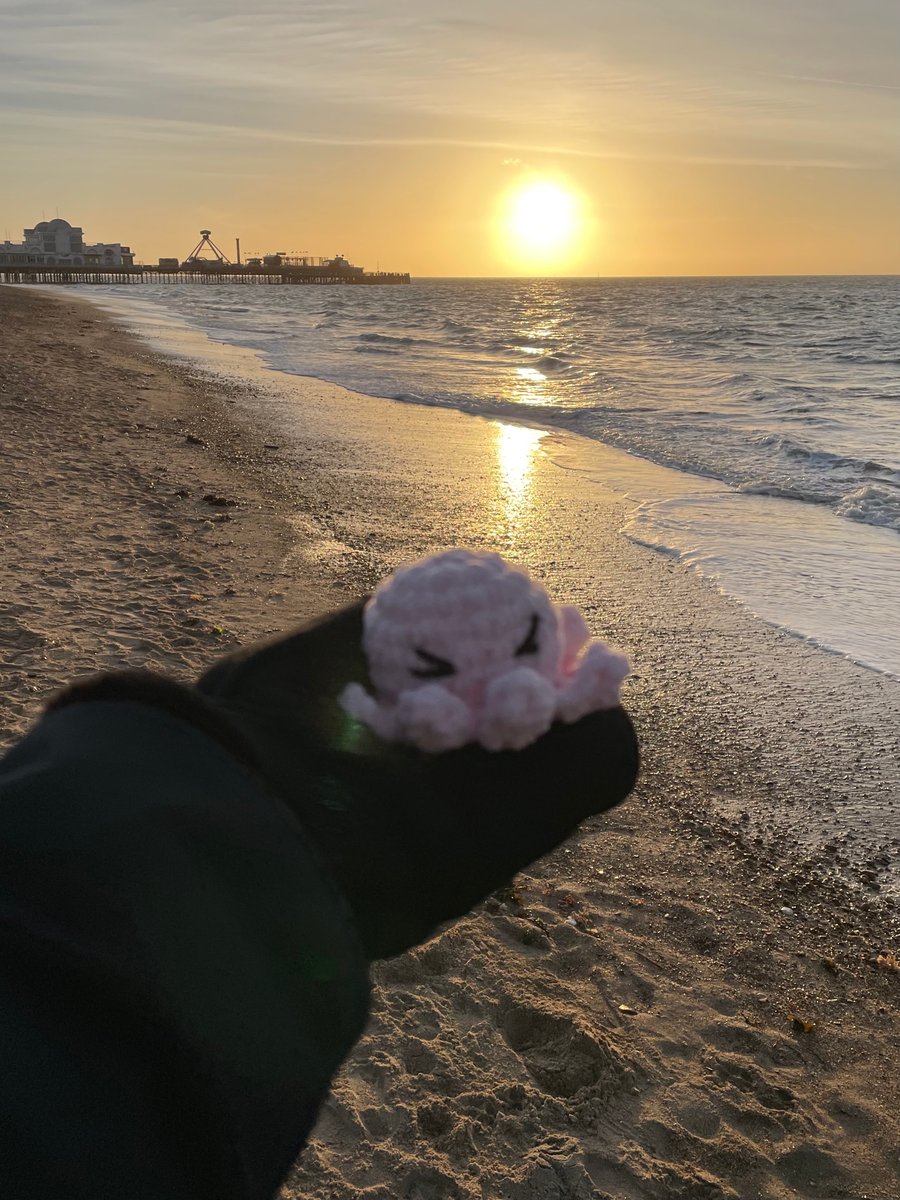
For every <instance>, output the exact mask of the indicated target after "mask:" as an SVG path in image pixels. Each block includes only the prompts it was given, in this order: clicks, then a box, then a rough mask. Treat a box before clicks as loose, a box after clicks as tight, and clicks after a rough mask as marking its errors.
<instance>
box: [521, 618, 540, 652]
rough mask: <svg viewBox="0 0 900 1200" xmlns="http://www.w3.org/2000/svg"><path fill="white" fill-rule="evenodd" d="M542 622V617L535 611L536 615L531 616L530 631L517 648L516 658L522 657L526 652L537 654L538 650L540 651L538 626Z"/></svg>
mask: <svg viewBox="0 0 900 1200" xmlns="http://www.w3.org/2000/svg"><path fill="white" fill-rule="evenodd" d="M540 623H541V618H540V617H539V616H538V615H537V613H535V614H534V616H533V617H532V618H531V624H530V625H529V626H528V633H527V634H526V635H525V641H524V642H523V643H522V645H521V646H519V648H518V649H517V650H516V654H515V657H516V658H522V657H523V656H524V655H526V654H537V652H538V642H537V631H538V626H539V625H540Z"/></svg>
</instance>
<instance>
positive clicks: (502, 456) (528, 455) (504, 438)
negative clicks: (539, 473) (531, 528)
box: [496, 422, 546, 527]
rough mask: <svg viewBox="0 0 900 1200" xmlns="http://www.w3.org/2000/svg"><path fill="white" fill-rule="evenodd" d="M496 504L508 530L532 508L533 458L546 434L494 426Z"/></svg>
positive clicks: (517, 426)
mask: <svg viewBox="0 0 900 1200" xmlns="http://www.w3.org/2000/svg"><path fill="white" fill-rule="evenodd" d="M496 428H497V470H498V476H499V484H500V488H499V492H500V504H501V507H502V510H503V516H504V518H505V520H506V523H507V525H508V526H510V527H512V526H515V525H518V524H520V523H521V522H522V521H523V520H524V519H526V518H527V516H528V512H529V510H530V509H531V507H532V504H533V500H532V495H531V485H532V479H531V477H532V474H533V471H534V456H535V454H536V453H537V450H538V447H539V446H540V444H541V442H542V441H543V439H544V437H545V436H546V434H544V433H543V432H542V431H541V430H540V429H526V428H525V426H524V425H503V424H500V423H499V422H498V423H497V427H496Z"/></svg>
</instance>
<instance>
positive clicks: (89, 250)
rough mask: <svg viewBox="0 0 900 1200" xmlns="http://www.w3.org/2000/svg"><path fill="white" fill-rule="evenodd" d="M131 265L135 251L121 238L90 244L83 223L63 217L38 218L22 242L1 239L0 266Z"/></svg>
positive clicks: (26, 232)
mask: <svg viewBox="0 0 900 1200" xmlns="http://www.w3.org/2000/svg"><path fill="white" fill-rule="evenodd" d="M21 265H34V266H47V267H131V266H134V254H133V253H132V251H131V247H130V246H123V245H122V243H121V242H98V243H96V244H93V245H88V244H87V243H86V242H85V240H84V231H83V230H82V229H81V228H80V226H75V225H70V224H69V222H68V221H64V220H63V219H62V218H61V217H56V218H55V219H54V220H52V221H39V222H38V223H37V225H35V227H34V229H26V230H25V231H24V235H23V240H22V241H21V242H0V266H21Z"/></svg>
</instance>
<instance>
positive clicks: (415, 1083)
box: [0, 288, 900, 1200]
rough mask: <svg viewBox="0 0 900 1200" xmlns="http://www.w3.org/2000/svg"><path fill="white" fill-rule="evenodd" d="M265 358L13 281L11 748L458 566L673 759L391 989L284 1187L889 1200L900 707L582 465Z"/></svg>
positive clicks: (412, 965)
mask: <svg viewBox="0 0 900 1200" xmlns="http://www.w3.org/2000/svg"><path fill="white" fill-rule="evenodd" d="M249 357H250V356H247V355H246V354H245V353H244V352H236V351H235V352H228V353H226V352H223V353H222V355H221V362H222V364H223V370H224V372H225V374H224V375H223V377H222V378H221V379H220V380H215V379H212V378H210V377H209V376H208V375H207V374H204V373H203V372H200V371H199V370H198V369H197V368H196V367H194V368H189V369H186V368H183V367H182V368H178V367H176V366H174V365H172V364H171V363H170V362H168V361H162V360H160V358H159V357H158V355H156V354H155V353H154V352H153V351H152V350H151V349H150V348H149V347H148V346H147V345H146V344H144V343H143V342H141V341H138V340H136V339H135V338H133V337H131V336H129V335H127V334H125V333H123V332H122V331H121V330H120V329H118V328H117V327H116V324H115V323H114V322H111V321H109V320H108V319H107V318H106V317H105V316H103V315H102V314H101V313H99V312H98V311H97V310H96V309H95V308H94V307H93V306H88V305H86V304H84V303H83V302H80V301H78V300H73V299H72V298H71V296H70V295H66V296H63V297H56V296H52V297H48V296H45V295H43V294H39V293H36V292H30V291H25V290H23V289H9V288H0V412H2V421H3V454H2V462H3V469H2V474H0V527H2V529H3V538H4V545H5V547H6V553H5V555H4V556H3V562H2V564H0V727H2V730H3V736H4V737H5V738H6V739H10V738H12V737H13V736H15V734H17V733H18V732H20V731H21V730H22V729H23V728H24V727H25V726H26V724H27V723H28V721H29V720H31V719H32V718H33V717H34V715H35V714H36V713H37V712H38V711H39V707H40V704H41V702H42V700H43V699H44V698H46V696H47V694H48V693H49V692H50V691H52V690H53V689H54V688H55V687H57V686H59V685H60V684H62V683H63V682H65V681H66V680H68V679H70V678H72V677H74V676H76V675H78V674H80V673H84V672H86V671H91V670H96V669H99V668H106V667H116V666H126V665H131V666H137V665H148V666H151V667H155V668H157V669H161V670H166V671H171V672H173V673H175V674H177V675H179V676H180V677H182V678H189V677H190V676H191V675H192V674H193V673H195V672H196V671H197V670H199V669H200V668H201V667H202V666H203V665H204V664H206V663H208V662H209V661H211V660H212V659H213V658H214V657H215V656H216V654H218V653H220V652H221V651H222V650H223V649H227V648H228V647H229V646H231V645H234V644H236V643H238V642H245V641H248V640H252V639H253V638H255V637H258V636H261V635H263V634H265V633H268V632H271V631H273V630H277V629H283V628H287V627H289V626H290V625H291V624H293V623H295V622H296V621H298V620H301V619H303V618H305V617H307V616H310V615H313V614H314V613H316V612H319V611H323V610H325V609H327V608H329V607H332V606H333V605H335V604H336V603H339V602H340V601H341V600H343V599H344V598H347V597H349V596H350V595H357V594H360V593H361V592H362V591H365V590H366V589H368V588H369V587H371V586H372V584H373V583H374V582H375V581H377V579H379V578H380V577H381V576H382V575H383V574H384V573H385V572H386V571H388V570H390V569H391V567H393V566H394V565H396V564H397V563H398V562H400V561H404V560H406V559H409V558H411V557H415V556H417V555H418V554H420V553H425V552H428V551H430V550H433V549H437V548H440V547H444V546H448V545H456V544H460V543H462V544H466V545H474V546H491V547H494V548H496V549H499V550H501V551H502V552H504V553H506V554H508V555H509V556H510V557H512V558H514V559H517V560H518V561H521V562H523V563H524V564H525V565H527V566H528V567H529V568H530V569H532V570H533V571H534V572H535V573H536V574H538V575H539V576H541V577H542V578H544V579H545V580H546V582H547V584H548V587H549V588H550V590H551V591H552V593H553V594H554V597H555V598H556V599H558V600H561V601H574V602H576V603H579V604H580V605H581V606H582V607H583V608H584V609H585V611H586V613H587V615H588V618H589V621H590V623H591V624H592V626H593V628H594V629H595V631H596V632H597V633H599V634H602V635H603V636H604V637H606V638H607V639H609V640H611V641H613V642H615V643H617V644H618V645H620V646H621V647H622V648H624V649H625V650H626V652H627V653H628V654H629V656H630V658H631V660H632V663H633V667H634V672H635V675H634V677H633V679H632V680H631V681H630V683H629V685H628V692H627V703H628V706H629V708H630V709H631V711H632V712H633V714H634V717H635V720H636V723H637V725H638V728H639V731H640V734H641V737H642V741H643V745H644V754H645V770H644V774H643V777H642V780H641V783H640V786H639V789H638V792H637V793H636V795H635V796H634V797H633V798H632V800H631V801H630V802H629V803H628V804H627V805H625V806H623V807H622V808H621V809H619V810H617V811H616V812H614V813H612V814H610V815H609V816H607V817H605V818H598V819H596V820H594V821H590V822H588V823H586V825H585V826H584V827H583V829H582V831H581V832H580V833H579V835H578V836H577V837H575V838H574V839H572V841H571V842H570V843H569V844H568V845H567V846H566V847H564V848H563V849H561V850H560V851H559V852H557V853H556V854H555V855H553V856H551V857H550V858H548V859H546V860H544V861H543V862H541V863H540V864H538V865H537V866H536V867H535V868H533V869H532V870H531V871H529V872H527V873H526V874H525V875H524V876H522V877H521V878H520V879H519V880H517V881H516V885H515V887H514V888H513V889H510V890H508V891H506V892H504V893H502V894H499V895H497V896H495V897H494V898H492V899H491V900H489V901H488V902H487V904H486V905H485V906H483V908H482V909H480V910H479V911H478V912H477V913H475V914H473V915H472V916H470V917H468V918H466V919H465V920H463V921H461V922H459V923H457V924H456V925H455V926H453V927H452V928H451V929H450V930H448V931H447V932H445V933H443V934H442V935H440V936H439V937H438V938H436V939H434V940H433V941H432V942H430V943H429V944H428V945H427V946H425V947H422V948H420V949H419V950H417V951H415V952H413V953H411V954H409V955H406V956H404V957H402V958H400V959H397V960H394V961H393V962H390V963H387V964H384V965H383V966H381V967H379V968H377V969H376V972H375V975H376V982H377V988H376V996H375V1009H374V1013H373V1018H372V1022H371V1026H370V1031H369V1033H368V1034H367V1037H366V1039H365V1040H364V1042H363V1043H362V1044H361V1045H360V1047H359V1048H358V1049H357V1051H356V1052H355V1053H354V1055H353V1056H352V1058H351V1059H350V1060H349V1062H348V1064H347V1066H346V1067H345V1069H344V1071H343V1072H342V1073H341V1075H340V1076H339V1078H338V1080H337V1081H336V1083H335V1088H334V1091H333V1095H332V1097H331V1098H330V1099H329V1101H328V1103H327V1105H326V1107H325V1110H324V1111H323V1114H322V1118H321V1120H320V1122H319V1125H318V1127H317V1129H316V1133H315V1136H314V1138H313V1140H312V1142H311V1144H310V1147H309V1148H308V1149H307V1151H306V1152H305V1153H304V1155H303V1156H302V1158H301V1160H300V1163H299V1164H298V1167H297V1169H296V1171H295V1172H294V1174H293V1176H292V1178H291V1180H290V1182H289V1184H288V1185H287V1187H286V1189H285V1195H286V1196H291V1197H309V1198H312V1197H317V1198H320V1200H324V1198H326V1197H327V1198H331V1197H334V1198H341V1200H343V1198H344V1197H348V1198H349V1197H351V1196H360V1195H362V1196H366V1197H369V1198H377V1200H388V1197H390V1198H391V1200H393V1198H395V1197H410V1198H411V1200H412V1198H413V1197H422V1198H423V1200H424V1198H428V1200H430V1198H431V1197H441V1198H443V1197H465V1198H467V1200H468V1198H469V1197H479V1200H480V1198H482V1197H487V1198H490V1197H510V1198H514V1200H551V1198H552V1200H555V1198H557V1197H560V1198H562V1197H575V1198H579V1200H580V1198H581V1197H589V1196H591V1197H593V1196H604V1195H607V1196H612V1197H616V1198H617V1200H618V1198H619V1197H628V1198H630V1197H641V1198H643V1197H650V1198H656V1197H659V1198H660V1200H661V1198H662V1197H669V1196H679V1195H680V1196H684V1197H702V1198H707V1197H709V1198H716V1200H717V1198H718V1197H731V1196H739V1197H748V1198H750V1197H766V1198H769V1197H771V1198H773V1200H774V1198H779V1200H780V1198H781V1197H789V1196H804V1197H806V1196H810V1197H812V1196H821V1197H826V1196H827V1197H837V1196H846V1197H860V1198H861V1197H863V1196H870V1197H883V1198H885V1200H889V1198H895V1197H896V1196H897V1195H898V1194H900V1155H898V1146H900V1137H898V1133H900V1116H898V1112H900V1105H898V1100H900V1085H898V1082H897V1078H896V1077H897V1073H898V1072H897V1067H898V1063H900V1020H898V1010H897V996H898V989H900V975H898V974H897V973H895V972H893V971H890V970H888V969H885V968H884V967H879V966H878V965H877V956H878V954H879V952H880V951H891V950H892V951H893V952H895V953H898V954H900V930H898V925H897V921H896V915H895V911H896V910H895V909H894V907H893V904H892V902H891V901H890V898H889V892H890V889H891V887H892V883H891V880H892V874H891V868H892V867H893V865H894V863H895V860H896V857H897V855H896V851H897V846H898V841H897V837H898V834H900V827H898V826H900V823H898V821H897V808H896V805H897V803H898V800H900V789H898V787H897V783H898V753H897V730H898V728H900V723H898V716H900V687H898V684H897V683H896V681H892V680H890V679H887V678H886V677H883V676H878V675H876V674H875V673H873V672H871V671H867V670H865V669H863V668H859V667H856V666H854V665H853V664H851V663H849V662H847V661H845V660H843V659H841V658H839V657H837V656H834V655H829V654H825V653H823V652H822V651H820V650H817V649H815V648H814V647H811V646H808V645H806V644H804V643H803V642H801V641H799V640H797V639H795V638H792V637H790V636H789V635H787V634H783V633H779V632H777V631H775V630H773V629H769V628H767V627H765V626H763V625H762V624H760V623H759V622H758V621H756V620H755V619H753V618H752V617H751V616H750V615H749V614H747V613H746V612H745V611H744V610H743V609H741V608H740V607H739V606H738V605H736V604H734V603H730V602H728V601H726V600H724V599H723V598H722V597H721V596H719V595H718V594H717V593H716V592H715V591H714V590H712V589H711V588H709V587H703V586H701V585H700V584H699V583H698V582H697V580H696V578H695V577H694V576H693V575H692V574H691V573H690V572H688V571H686V570H684V569H683V568H682V567H680V566H678V565H677V564H675V563H674V562H672V561H670V560H667V559H664V558H661V557H659V556H657V555H654V554H653V553H652V552H650V551H647V550H645V549H643V548H641V547H638V546H635V545H633V544H632V543H630V542H628V541H627V540H626V539H625V538H623V537H621V536H620V535H619V533H618V530H619V529H620V528H621V526H622V524H623V507H622V504H623V501H622V499H621V498H620V497H617V496H616V495H615V494H613V493H612V492H609V491H607V490H606V489H604V488H602V487H600V486H597V485H596V484H593V483H587V482H586V481H585V479H584V477H583V475H582V473H581V472H579V471H574V470H568V469H566V467H565V465H562V466H561V465H560V464H566V463H568V462H570V461H571V459H570V456H569V455H568V452H567V451H568V447H567V443H566V442H565V441H564V440H560V439H557V438H555V437H554V436H552V435H547V436H544V435H540V434H538V433H535V432H533V431H529V430H527V429H524V428H522V429H520V428H518V427H515V426H509V425H500V424H498V423H496V422H491V421H485V420H480V419H477V418H472V417H467V416H463V415H461V414H457V413H453V412H435V411H430V410H424V409H418V408H414V407H411V406H404V405H399V404H392V403H389V402H384V401H375V400H370V399H368V398H366V397H358V396H353V395H352V394H350V393H347V392H344V391H343V390H342V389H339V388H336V387H332V386H330V385H327V384H321V383H318V382H317V381H314V380H304V381H298V380H286V379H285V378H284V377H276V376H275V375H274V373H270V372H264V371H261V370H260V371H258V372H257V374H256V376H255V377H254V376H253V372H252V371H251V370H250V368H249V367H248V359H249ZM239 358H240V363H238V359H239ZM251 365H252V364H251ZM238 366H240V368H241V369H240V370H238V369H237V368H238ZM232 367H233V368H234V369H233V370H232V369H231V368H232ZM237 375H241V376H242V377H244V378H245V379H247V380H248V381H249V383H242V384H238V383H237V382H234V381H232V382H229V381H228V379H229V376H237ZM205 497H209V499H205ZM221 501H234V503H233V504H230V503H225V504H223V503H221ZM876 889H881V890H876ZM794 1016H797V1017H799V1018H801V1019H802V1021H803V1022H806V1023H808V1024H812V1025H813V1026H814V1027H812V1028H810V1029H809V1030H805V1029H804V1027H803V1025H802V1024H799V1023H798V1022H796V1021H794V1020H792V1017H794Z"/></svg>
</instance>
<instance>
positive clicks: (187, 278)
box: [0, 262, 409, 286]
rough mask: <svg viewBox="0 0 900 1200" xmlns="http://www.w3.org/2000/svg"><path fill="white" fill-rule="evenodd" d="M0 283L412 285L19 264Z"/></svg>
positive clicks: (321, 275) (213, 270)
mask: <svg viewBox="0 0 900 1200" xmlns="http://www.w3.org/2000/svg"><path fill="white" fill-rule="evenodd" d="M0 283H44V284H47V283H50V284H76V283H94V284H125V285H132V284H141V283H168V284H171V283H177V284H197V285H204V284H205V285H210V286H213V285H216V284H248V285H254V286H260V285H262V286H271V285H276V284H279V285H283V284H288V285H294V284H306V285H309V284H318V285H334V284H352V285H354V286H364V285H370V286H376V285H379V284H404V283H409V274H408V273H404V272H398V271H361V270H360V269H359V268H350V269H347V268H344V267H340V266H335V265H333V264H323V265H321V266H318V265H317V266H297V267H294V266H287V265H283V266H280V267H266V266H256V265H245V264H241V265H238V264H236V263H227V264H219V263H215V264H212V263H211V264H204V265H203V266H190V267H188V266H180V267H178V269H175V268H163V267H152V266H146V267H145V266H133V267H75V266H48V265H45V264H40V263H38V264H25V263H16V264H14V265H13V264H10V265H8V266H7V265H4V264H3V263H2V262H0Z"/></svg>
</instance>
